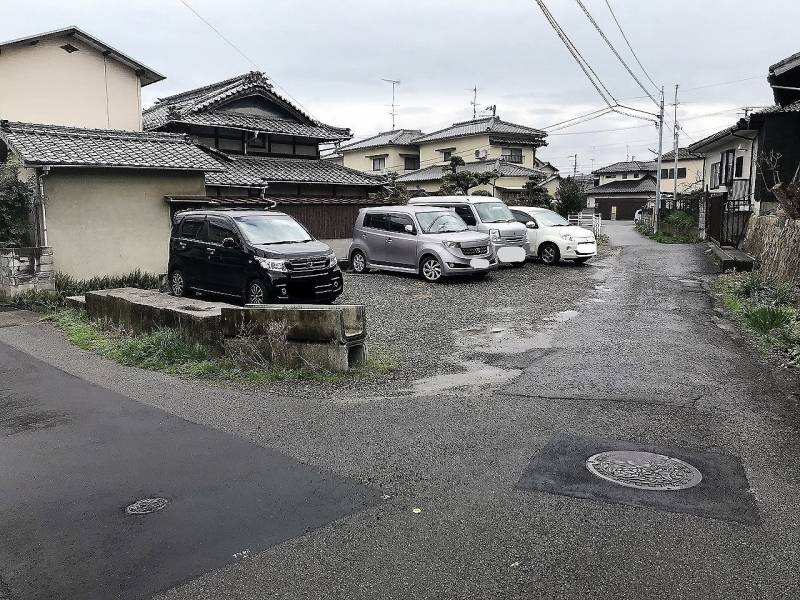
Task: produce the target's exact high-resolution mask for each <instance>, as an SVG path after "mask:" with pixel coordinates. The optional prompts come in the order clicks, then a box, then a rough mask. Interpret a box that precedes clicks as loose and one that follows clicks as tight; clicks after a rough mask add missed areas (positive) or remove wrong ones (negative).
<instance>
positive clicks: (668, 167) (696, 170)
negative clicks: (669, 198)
mask: <svg viewBox="0 0 800 600" xmlns="http://www.w3.org/2000/svg"><path fill="white" fill-rule="evenodd" d="M675 183H676V174H675V151H674V150H670V151H669V152H666V153H664V155H663V156H662V157H661V191H662V193H665V194H672V193H673V192H674V190H675ZM677 184H678V194H687V193H689V192H694V191H697V190H701V189H703V155H702V154H699V153H697V152H692V151H691V150H689V149H688V148H678V173H677Z"/></svg>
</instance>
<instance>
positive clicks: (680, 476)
mask: <svg viewBox="0 0 800 600" xmlns="http://www.w3.org/2000/svg"><path fill="white" fill-rule="evenodd" d="M586 468H587V469H589V471H590V472H591V473H592V474H593V475H597V476H598V477H602V478H603V479H606V480H608V481H611V482H613V483H616V484H619V485H624V486H625V487H631V488H636V489H639V490H655V491H673V490H685V489H687V488H690V487H694V486H696V485H697V484H698V483H700V482H701V481H702V480H703V475H702V474H701V473H700V471H698V470H697V469H696V468H694V467H693V466H692V465H690V464H689V463H687V462H684V461H682V460H679V459H677V458H672V457H670V456H664V455H663V454H654V453H652V452H637V451H632V450H612V451H610V452H600V453H599V454H595V455H593V456H590V457H589V459H588V460H587V461H586Z"/></svg>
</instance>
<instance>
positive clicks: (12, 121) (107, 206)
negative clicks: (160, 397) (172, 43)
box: [0, 27, 225, 278]
mask: <svg viewBox="0 0 800 600" xmlns="http://www.w3.org/2000/svg"><path fill="white" fill-rule="evenodd" d="M161 79H163V76H162V75H159V74H158V73H156V72H155V71H153V70H152V69H149V68H148V67H145V66H144V65H142V64H141V63H139V62H138V61H136V60H134V59H132V58H130V57H128V56H127V55H125V54H123V53H121V52H120V51H118V50H115V49H114V48H112V47H111V46H109V45H108V44H106V43H104V42H102V41H100V40H98V39H97V38H95V37H93V36H91V35H89V34H88V33H86V32H84V31H81V30H80V29H78V28H77V27H69V28H66V29H61V30H58V31H54V32H50V33H45V34H40V35H35V36H30V37H27V38H24V39H21V40H14V41H11V42H4V43H0V90H2V91H1V92H0V163H5V162H6V161H8V160H9V159H16V160H17V161H19V163H20V164H21V165H22V167H23V171H22V174H21V176H22V177H24V178H26V179H31V180H32V181H33V183H34V184H35V185H34V187H35V189H36V200H35V205H34V206H33V207H32V213H31V224H30V225H31V237H32V238H33V239H32V242H33V244H34V245H35V246H36V248H33V249H31V250H36V251H35V252H31V255H32V256H38V255H46V256H48V257H49V256H50V253H51V252H52V263H53V268H54V269H55V270H57V271H62V272H64V273H67V274H69V275H72V276H74V277H79V278H80V277H91V276H94V275H114V274H122V273H126V272H130V271H132V270H134V269H142V270H144V271H150V272H154V273H160V272H163V271H165V270H166V266H167V245H168V240H169V231H170V226H171V222H170V212H169V208H168V206H167V204H166V203H165V202H164V198H165V196H168V195H175V194H179V195H184V194H185V195H190V194H202V193H203V192H204V186H205V174H206V173H211V172H219V171H222V170H224V169H225V165H224V164H223V161H224V157H221V156H217V155H215V153H214V152H212V151H207V150H205V149H203V148H201V147H200V146H199V145H197V144H195V143H193V142H192V141H191V140H190V139H189V138H188V137H187V136H184V135H180V134H166V133H143V132H142V131H141V95H140V91H141V86H144V85H149V84H151V83H154V82H156V81H159V80H161ZM29 121H33V123H31V122H29ZM45 247H46V248H45ZM45 250H46V253H45V254H43V251H45ZM48 266H49V265H48ZM0 275H2V274H0Z"/></svg>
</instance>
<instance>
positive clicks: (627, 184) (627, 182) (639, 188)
mask: <svg viewBox="0 0 800 600" xmlns="http://www.w3.org/2000/svg"><path fill="white" fill-rule="evenodd" d="M655 191H656V180H655V179H654V178H653V177H652V176H650V175H648V176H646V177H642V178H641V179H623V180H620V181H610V182H609V183H605V184H603V185H598V186H595V187H592V188H589V189H587V190H586V193H587V194H590V195H592V196H598V195H602V194H642V193H650V192H652V193H655Z"/></svg>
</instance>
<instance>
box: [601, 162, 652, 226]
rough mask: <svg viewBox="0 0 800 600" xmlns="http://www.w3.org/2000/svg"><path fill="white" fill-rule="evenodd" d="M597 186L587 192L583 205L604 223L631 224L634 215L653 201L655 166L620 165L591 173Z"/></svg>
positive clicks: (648, 164) (622, 163) (650, 163)
mask: <svg viewBox="0 0 800 600" xmlns="http://www.w3.org/2000/svg"><path fill="white" fill-rule="evenodd" d="M592 174H593V175H594V176H595V178H596V180H597V185H595V186H594V187H590V188H589V189H587V190H586V205H587V207H588V208H594V209H595V210H596V211H598V212H600V214H601V215H602V216H603V218H604V219H611V220H631V219H633V217H634V215H635V214H636V211H637V210H639V209H640V208H644V207H645V206H647V204H648V203H649V202H652V201H653V200H655V197H656V177H655V175H656V165H655V163H654V162H651V161H636V160H632V161H623V162H617V163H613V164H610V165H607V166H605V167H601V168H600V169H597V170H595V171H593V172H592Z"/></svg>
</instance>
